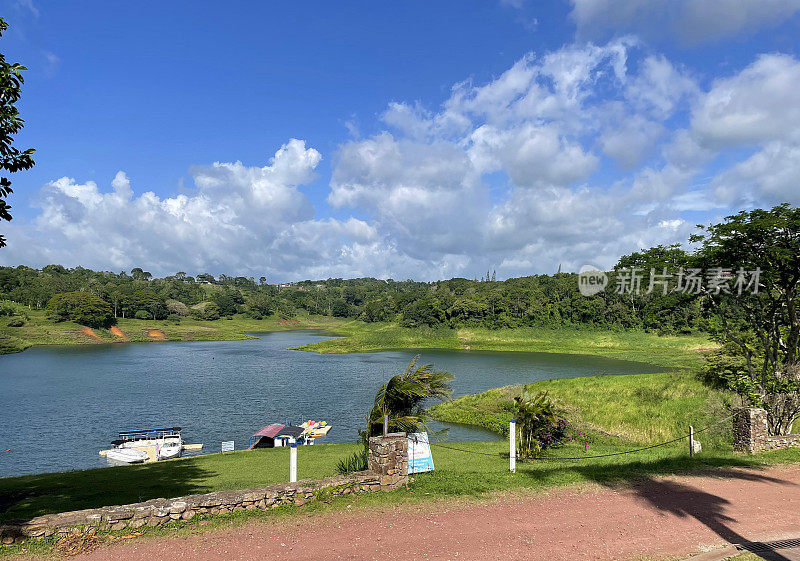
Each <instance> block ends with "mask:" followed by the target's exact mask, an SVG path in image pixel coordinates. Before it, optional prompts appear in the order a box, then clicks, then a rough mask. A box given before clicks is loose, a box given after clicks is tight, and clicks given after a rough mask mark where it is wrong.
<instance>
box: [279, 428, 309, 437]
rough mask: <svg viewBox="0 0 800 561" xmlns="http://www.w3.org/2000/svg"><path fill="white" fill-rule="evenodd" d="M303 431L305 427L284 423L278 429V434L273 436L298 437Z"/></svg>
mask: <svg viewBox="0 0 800 561" xmlns="http://www.w3.org/2000/svg"><path fill="white" fill-rule="evenodd" d="M305 432H306V429H304V428H303V427H295V426H292V425H286V426H285V427H283V428H282V429H281V430H279V431H278V434H276V435H275V438H300V437H301V436H302V435H303V433H305Z"/></svg>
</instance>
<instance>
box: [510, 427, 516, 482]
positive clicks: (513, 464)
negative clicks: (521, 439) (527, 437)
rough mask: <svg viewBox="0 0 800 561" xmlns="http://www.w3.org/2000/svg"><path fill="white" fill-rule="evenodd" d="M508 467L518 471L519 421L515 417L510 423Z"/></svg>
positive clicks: (512, 470)
mask: <svg viewBox="0 0 800 561" xmlns="http://www.w3.org/2000/svg"><path fill="white" fill-rule="evenodd" d="M508 469H509V471H510V472H511V473H516V472H517V423H516V421H514V419H511V422H510V423H508Z"/></svg>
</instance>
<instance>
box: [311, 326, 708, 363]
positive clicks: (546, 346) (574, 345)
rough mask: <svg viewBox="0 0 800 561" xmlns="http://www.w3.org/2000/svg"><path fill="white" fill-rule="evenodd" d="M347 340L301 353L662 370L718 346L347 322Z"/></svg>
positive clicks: (586, 332) (564, 332) (589, 331)
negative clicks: (519, 359)
mask: <svg viewBox="0 0 800 561" xmlns="http://www.w3.org/2000/svg"><path fill="white" fill-rule="evenodd" d="M335 331H336V333H340V334H342V335H346V337H345V338H339V339H331V340H328V341H321V342H319V343H314V344H311V345H305V346H303V347H299V348H300V349H302V350H306V351H315V352H319V353H348V352H360V351H378V350H400V349H457V350H475V351H477V350H481V351H528V352H548V353H568V354H587V355H598V356H606V357H610V358H618V359H624V360H634V361H640V362H647V363H650V364H656V365H659V366H671V367H696V366H698V365H699V364H700V363H701V361H702V351H703V350H707V349H709V348H714V347H715V346H716V345H715V344H714V343H712V342H711V341H709V339H708V338H707V337H706V336H703V335H681V336H659V335H656V334H653V333H645V332H643V331H610V330H604V329H594V328H588V327H586V328H563V329H547V328H534V327H520V328H517V329H497V330H491V329H472V328H471V329H444V328H442V329H432V328H416V329H407V328H403V327H399V326H397V325H396V324H379V323H364V322H360V321H349V322H342V323H340V324H339V325H337V326H336V327H335Z"/></svg>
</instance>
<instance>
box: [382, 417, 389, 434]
mask: <svg viewBox="0 0 800 561" xmlns="http://www.w3.org/2000/svg"><path fill="white" fill-rule="evenodd" d="M387 434H389V415H384V416H383V436H386V435H387Z"/></svg>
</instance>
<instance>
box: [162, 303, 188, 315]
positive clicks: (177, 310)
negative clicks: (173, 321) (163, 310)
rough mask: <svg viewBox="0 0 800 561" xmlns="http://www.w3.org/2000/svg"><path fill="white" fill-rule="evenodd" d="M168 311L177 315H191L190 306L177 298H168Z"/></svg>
mask: <svg viewBox="0 0 800 561" xmlns="http://www.w3.org/2000/svg"><path fill="white" fill-rule="evenodd" d="M167 311H169V313H170V315H177V316H183V317H186V316H188V315H189V307H188V306H187V305H186V304H184V303H183V302H179V301H177V300H167Z"/></svg>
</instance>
